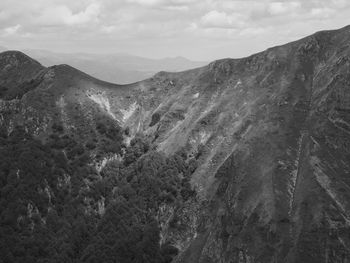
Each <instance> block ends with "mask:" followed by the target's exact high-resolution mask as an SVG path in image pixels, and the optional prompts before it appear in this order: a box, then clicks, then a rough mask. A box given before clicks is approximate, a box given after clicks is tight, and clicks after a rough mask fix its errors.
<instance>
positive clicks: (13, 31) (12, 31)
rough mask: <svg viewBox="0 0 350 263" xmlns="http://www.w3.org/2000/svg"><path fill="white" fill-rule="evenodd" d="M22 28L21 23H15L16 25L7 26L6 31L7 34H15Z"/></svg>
mask: <svg viewBox="0 0 350 263" xmlns="http://www.w3.org/2000/svg"><path fill="white" fill-rule="evenodd" d="M20 28H21V25H15V26H11V27H7V28H5V29H4V32H5V34H6V35H14V34H16V33H17V32H18V30H19V29H20Z"/></svg>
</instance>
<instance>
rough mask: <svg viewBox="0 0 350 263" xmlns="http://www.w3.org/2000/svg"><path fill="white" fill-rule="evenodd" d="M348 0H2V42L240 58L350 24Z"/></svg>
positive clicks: (59, 48) (15, 45)
mask: <svg viewBox="0 0 350 263" xmlns="http://www.w3.org/2000/svg"><path fill="white" fill-rule="evenodd" d="M349 14H350V1H349V0H292V1H285V0H277V1H276V0H238V1H236V0H74V1H73V0H0V46H5V47H7V48H9V49H48V50H52V51H56V52H77V51H81V52H91V53H92V52H93V53H112V52H113V53H130V54H134V55H141V56H145V57H153V58H160V57H172V56H184V57H187V58H190V59H194V60H212V59H217V58H223V57H242V56H246V55H249V54H251V53H254V52H257V51H261V50H264V49H266V48H268V47H270V46H273V45H278V44H283V43H286V42H289V41H292V40H296V39H298V38H300V37H303V36H306V35H308V34H311V33H313V32H315V31H318V30H322V29H334V28H339V27H343V26H345V25H347V24H350V16H349Z"/></svg>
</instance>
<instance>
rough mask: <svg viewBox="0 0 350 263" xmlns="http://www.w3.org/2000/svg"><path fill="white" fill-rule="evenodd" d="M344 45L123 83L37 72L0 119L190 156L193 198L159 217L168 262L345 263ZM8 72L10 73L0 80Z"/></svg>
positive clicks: (349, 219) (348, 175) (349, 110)
mask: <svg viewBox="0 0 350 263" xmlns="http://www.w3.org/2000/svg"><path fill="white" fill-rule="evenodd" d="M349 43H350V28H349V27H346V28H343V29H340V30H337V31H325V32H319V33H316V34H314V35H312V36H310V37H307V38H304V39H301V40H299V41H296V42H293V43H290V44H287V45H285V46H279V47H274V48H271V49H268V50H266V51H264V52H262V53H259V54H256V55H253V56H251V57H248V58H244V59H224V60H220V61H216V62H213V63H211V64H209V65H208V66H206V67H202V68H198V69H194V70H190V71H185V72H181V73H167V72H160V73H158V74H156V75H155V76H154V77H153V78H150V79H148V80H145V81H142V82H138V83H134V84H130V85H125V86H120V85H114V84H110V83H106V82H102V81H99V80H96V79H94V78H92V77H90V76H88V75H86V74H84V73H82V72H79V71H77V70H75V69H73V68H71V67H69V66H66V65H61V66H57V67H52V68H49V69H42V68H41V67H39V71H40V70H44V72H45V74H39V75H38V77H37V78H40V81H38V82H37V83H38V85H36V86H35V87H34V88H33V89H29V90H28V91H27V92H26V93H25V94H24V95H23V96H22V97H21V98H18V100H17V101H16V105H17V106H16V109H17V111H14V110H9V109H10V107H15V106H13V105H14V103H15V102H14V100H9V101H2V102H1V105H0V106H1V112H0V114H1V115H0V120H1V121H2V124H3V125H7V127H9V125H10V123H12V124H11V125H14V123H16V122H21V123H22V124H24V125H27V126H28V128H29V129H32V130H33V132H34V131H40V132H38V135H39V134H41V136H43V134H45V127H50V125H49V124H50V123H51V122H53V121H55V120H60V121H61V122H62V123H63V125H64V127H65V129H70V130H71V131H72V132H74V133H77V134H79V135H80V136H81V138H82V140H84V138H87V137H88V136H89V135H88V130H89V127H90V126H91V125H92V123H94V121H95V120H96V116H101V115H103V116H107V117H108V118H110V119H111V120H113V121H115V122H116V123H118V124H119V125H120V126H122V127H124V128H128V130H129V131H130V132H129V133H128V135H127V137H128V138H126V142H127V141H128V140H130V139H131V138H132V137H133V136H134V135H135V134H137V133H142V134H144V135H145V136H146V137H147V138H148V139H149V141H150V142H151V143H152V144H153V147H155V148H157V150H159V151H160V152H163V153H164V154H167V155H172V154H173V153H174V152H176V151H178V150H181V149H182V150H183V151H185V153H186V154H187V156H188V158H193V157H194V158H196V159H197V161H198V164H199V165H198V167H197V169H196V170H195V172H194V173H193V175H192V178H191V183H192V186H193V187H194V189H195V190H196V191H197V200H196V201H193V200H192V201H191V202H192V203H190V202H189V204H188V206H186V207H184V208H183V210H182V211H177V212H176V213H175V212H174V211H173V210H172V208H171V207H163V208H161V209H160V211H161V212H162V211H163V212H162V213H163V214H161V215H160V216H159V218H161V221H162V242H170V243H172V244H173V245H175V246H176V247H177V248H179V249H180V253H179V255H178V256H177V257H176V259H175V262H179V263H180V262H181V263H187V262H191V263H196V262H198V263H211V262H212V263H214V262H215V263H216V262H220V263H231V262H239V263H248V262H250V263H257V262H259V263H265V262H266V263H268V262H287V263H294V262H295V263H297V262H315V263H316V262H317V263H318V262H350V249H349V248H350V150H349V149H350V90H349V89H350V45H349ZM2 56H3V55H2V54H0V58H2ZM6 61H7V60H6ZM8 65H14V66H16V67H17V66H18V65H16V61H15V60H13V61H12V60H11V59H10V60H9V62H6V63H3V64H1V68H0V71H1V72H5V71H6V70H8V68H9V67H10V66H8ZM11 67H12V66H11ZM1 74H5V73H1ZM6 109H7V110H6ZM21 116H22V117H21ZM175 215H176V217H177V218H175ZM170 222H171V223H170ZM177 224H181V225H182V228H181V231H179V230H178V229H177V228H176V227H174V226H176V225H177ZM186 224H187V225H186ZM176 229H177V230H176Z"/></svg>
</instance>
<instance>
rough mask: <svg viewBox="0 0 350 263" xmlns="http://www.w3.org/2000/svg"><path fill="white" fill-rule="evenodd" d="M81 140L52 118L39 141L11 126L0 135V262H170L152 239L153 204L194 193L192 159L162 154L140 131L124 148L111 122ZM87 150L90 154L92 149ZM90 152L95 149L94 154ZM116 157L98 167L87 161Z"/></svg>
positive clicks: (169, 250) (171, 251)
mask: <svg viewBox="0 0 350 263" xmlns="http://www.w3.org/2000/svg"><path fill="white" fill-rule="evenodd" d="M96 130H97V131H98V132H99V137H101V138H103V139H102V140H99V141H98V140H93V139H92V140H91V141H87V142H84V143H82V142H81V141H79V140H78V139H77V138H75V137H74V136H73V135H70V134H66V133H65V132H64V130H63V128H62V126H61V125H59V124H54V125H52V134H51V135H50V136H49V137H48V138H47V139H46V140H42V139H39V138H35V137H33V136H32V135H30V134H28V132H27V131H26V129H25V127H21V126H18V127H15V128H14V129H13V130H12V131H11V132H10V133H8V132H7V131H5V130H2V131H1V134H0V159H1V163H0V213H1V214H0V255H1V257H0V262H3V263H5V262H6V263H7V262H27V263H30V262H57V263H58V262H67V263H68V262H123V263H128V262H130V263H131V262H135V263H136V262H140V263H141V262H152V263H157V262H159V263H163V262H164V263H166V262H170V261H171V260H172V258H173V257H174V256H175V255H176V254H177V249H176V248H175V247H174V246H172V244H168V243H163V244H161V242H160V225H159V220H158V218H157V214H158V210H159V207H160V206H161V205H164V204H168V205H173V206H177V207H178V206H181V205H182V203H183V202H185V201H186V200H188V199H189V198H195V191H194V190H192V189H191V186H190V183H189V178H190V175H191V173H193V171H194V170H195V169H196V162H195V160H188V159H187V156H186V155H185V154H183V153H181V152H179V153H176V154H175V155H173V156H170V157H166V156H164V155H163V154H162V153H160V152H157V151H155V150H152V149H151V147H150V145H149V144H148V143H147V140H145V139H144V138H142V137H141V136H139V137H136V138H134V139H133V140H132V141H131V143H130V145H129V146H128V147H126V146H125V145H124V144H123V142H122V140H123V133H125V131H123V130H121V129H120V128H119V127H114V126H111V125H108V124H107V125H106V124H105V123H102V122H100V123H97V127H96ZM92 152H95V154H92ZM96 152H97V153H96ZM108 153H109V154H111V153H113V154H119V155H120V156H121V158H119V159H117V160H114V161H111V162H109V163H108V164H107V165H106V166H105V167H104V168H103V169H102V170H101V171H99V170H98V169H96V168H95V166H94V165H93V159H94V158H95V159H96V158H101V157H102V156H103V155H106V154H108Z"/></svg>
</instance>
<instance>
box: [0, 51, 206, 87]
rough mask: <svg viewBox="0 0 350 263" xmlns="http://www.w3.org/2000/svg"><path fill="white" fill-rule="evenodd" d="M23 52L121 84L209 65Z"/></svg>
mask: <svg viewBox="0 0 350 263" xmlns="http://www.w3.org/2000/svg"><path fill="white" fill-rule="evenodd" d="M3 50H5V49H3ZM0 51H1V47H0ZM23 52H24V53H26V54H28V55H29V56H31V57H32V58H34V59H36V60H38V61H39V62H40V63H41V64H43V65H44V66H47V67H49V66H53V65H58V64H69V65H71V66H73V67H75V68H77V69H79V70H81V71H84V72H85V73H87V74H89V75H91V76H93V77H95V78H98V79H101V80H105V81H109V82H114V83H119V84H127V83H132V82H137V81H140V80H144V79H146V78H149V77H151V76H152V75H154V74H155V73H157V72H159V71H171V72H178V71H184V70H187V69H191V68H197V67H200V66H204V65H206V64H207V62H203V61H191V60H188V59H186V58H184V57H174V58H163V59H150V58H144V57H138V56H133V55H129V54H89V53H56V52H51V51H48V50H37V49H28V50H23Z"/></svg>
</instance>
